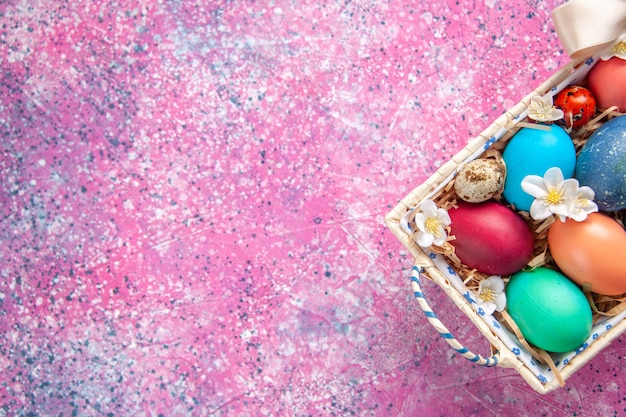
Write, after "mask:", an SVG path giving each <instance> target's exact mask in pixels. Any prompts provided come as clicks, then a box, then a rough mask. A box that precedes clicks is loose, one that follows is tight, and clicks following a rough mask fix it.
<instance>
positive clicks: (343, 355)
mask: <svg viewBox="0 0 626 417" xmlns="http://www.w3.org/2000/svg"><path fill="white" fill-rule="evenodd" d="M509 3H513V2H503V1H494V0H485V1H481V2H475V1H469V0H460V1H447V2H436V1H427V0H412V1H395V0H394V1H372V0H370V1H362V0H359V1H354V2H350V1H343V0H340V1H332V0H330V1H325V0H316V1H311V0H304V1H302V2H295V1H294V2H288V1H283V0H277V1H272V2H265V1H256V2H255V1H239V0H235V1H219V2H214V1H200V0H197V1H187V0H184V1H174V0H172V1H167V0H163V1H156V0H139V1H127V0H120V1H108V2H93V1H86V0H80V1H68V2H58V1H52V0H40V1H18V0H9V1H5V2H3V3H2V4H1V5H0V23H2V30H1V32H0V51H1V55H0V63H1V69H2V72H1V77H2V82H1V83H0V88H1V90H0V98H1V100H2V101H1V103H0V105H1V106H2V112H1V114H0V121H1V129H2V140H1V143H0V150H1V152H2V154H1V159H0V173H1V175H2V181H1V183H0V215H1V216H2V217H1V218H2V222H1V226H0V238H1V239H2V245H1V246H0V274H1V279H0V372H1V375H2V376H1V381H0V416H5V415H6V416H18V415H19V416H22V415H23V416H31V415H33V416H34V415H41V416H47V415H49V416H53V415H54V416H57V415H64V416H69V415H79V416H155V417H156V416H158V415H163V416H209V415H210V416H262V415H273V416H302V415H314V416H332V415H335V416H347V415H356V416H478V415H480V416H488V415H493V416H502V415H519V416H540V415H549V416H612V415H621V414H622V413H623V412H624V409H626V403H624V400H625V399H626V393H625V391H624V388H623V387H622V382H623V380H624V377H625V376H626V370H625V368H626V367H624V355H625V353H626V349H624V347H623V343H624V338H623V337H622V338H619V339H617V340H616V341H615V342H614V343H613V344H612V345H611V346H609V347H608V348H607V349H605V350H604V351H603V352H602V353H601V354H599V355H598V356H597V357H596V358H595V359H594V360H593V361H591V362H590V363H589V364H588V365H587V366H586V367H585V368H584V369H583V370H582V371H580V372H579V373H577V374H576V375H575V376H573V377H572V378H570V379H569V380H568V384H567V386H566V387H565V388H564V389H561V390H559V391H557V392H554V393H551V394H548V395H545V396H540V395H539V394H536V393H535V392H534V391H533V390H532V389H531V388H529V387H528V386H527V385H526V383H525V382H524V381H523V380H522V379H521V378H520V377H519V376H518V375H517V373H516V372H515V371H513V370H508V369H501V368H497V369H491V368H489V369H488V368H480V367H478V366H475V365H473V364H471V363H469V362H467V361H465V360H464V359H462V358H461V357H459V356H458V355H455V354H454V351H453V350H451V349H450V348H449V347H448V345H447V344H446V343H445V342H444V341H443V340H441V339H440V338H439V336H438V335H437V334H436V332H435V331H434V329H433V328H432V327H430V325H429V324H428V323H427V321H426V319H425V318H424V316H423V314H422V312H421V311H420V310H419V309H418V306H417V303H416V301H415V300H414V299H413V298H412V294H411V291H410V285H409V275H410V268H411V266H412V259H411V257H410V255H408V254H407V252H406V251H405V250H404V249H403V247H402V246H401V244H400V243H399V242H398V241H397V239H396V238H395V237H394V236H393V235H392V234H391V233H390V232H389V231H388V230H387V229H386V228H385V225H384V223H383V218H384V215H385V214H386V213H387V212H388V211H389V210H390V208H391V207H393V206H394V205H395V204H396V203H397V202H398V200H399V199H401V198H402V197H404V195H405V194H406V193H407V192H408V191H409V190H411V189H412V188H414V187H415V186H417V185H418V184H420V183H421V182H422V181H424V180H425V179H426V178H427V177H428V176H429V175H430V174H431V173H433V172H434V171H435V170H436V169H437V168H438V167H439V166H440V165H441V164H442V162H444V161H446V160H447V159H449V158H450V157H451V155H453V154H454V153H455V152H456V151H458V150H459V149H460V148H461V147H462V146H463V145H464V144H465V143H467V142H468V141H469V140H470V138H471V137H473V136H474V135H477V134H478V133H479V132H480V131H482V130H483V129H484V128H485V127H486V126H488V125H489V124H490V122H491V121H492V120H493V119H495V118H496V117H497V116H498V115H499V114H501V113H502V112H503V111H504V110H505V109H506V108H508V107H510V106H511V105H513V104H514V103H515V102H517V101H518V100H519V99H521V97H522V96H524V95H525V94H526V93H527V92H529V91H530V90H531V89H532V88H533V87H536V86H537V85H539V84H540V82H541V81H542V80H543V79H545V78H546V77H547V76H548V75H549V74H551V73H552V72H554V71H555V70H556V69H557V68H559V66H561V65H563V64H564V63H566V62H567V61H568V58H567V56H566V55H565V54H564V52H563V51H562V49H561V46H560V44H559V42H558V40H557V39H556V35H555V33H554V29H553V24H552V22H551V20H550V17H549V16H550V11H551V9H552V8H554V7H555V6H556V5H557V4H559V3H561V2H560V1H555V0H549V1H545V2H542V1H526V2H517V3H516V4H517V5H509ZM427 284H428V285H426V288H425V289H424V290H425V292H426V293H427V295H428V296H429V297H430V299H431V302H432V304H433V307H434V309H435V310H436V311H437V313H438V314H439V315H440V317H441V318H442V320H443V321H444V322H445V323H446V324H447V325H448V326H449V327H450V329H451V330H452V331H453V332H454V333H455V334H456V335H457V336H458V337H459V339H461V340H462V341H463V342H465V343H466V344H467V345H468V346H469V347H471V348H472V349H474V350H476V351H477V352H479V353H483V354H487V353H488V345H487V342H486V341H485V340H483V339H482V338H481V336H480V335H479V333H478V332H477V331H476V330H475V329H474V328H473V327H472V326H471V323H469V321H468V320H467V319H465V318H464V317H460V316H459V314H460V313H458V311H457V310H456V309H455V308H454V307H453V305H452V303H451V302H449V301H448V300H447V299H446V298H445V296H444V295H443V294H442V292H441V291H439V290H438V289H437V288H434V286H433V285H432V284H430V283H427ZM73 413H74V414H73Z"/></svg>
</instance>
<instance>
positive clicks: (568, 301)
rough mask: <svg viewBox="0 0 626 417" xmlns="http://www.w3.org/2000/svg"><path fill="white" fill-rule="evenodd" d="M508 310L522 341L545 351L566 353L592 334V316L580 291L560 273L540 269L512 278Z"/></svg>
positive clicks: (521, 273) (516, 274)
mask: <svg viewBox="0 0 626 417" xmlns="http://www.w3.org/2000/svg"><path fill="white" fill-rule="evenodd" d="M506 300H507V311H508V313H509V315H510V316H511V318H512V319H513V320H514V321H515V324H516V325H517V327H519V329H520V331H521V332H522V335H523V336H524V338H525V339H526V340H527V341H529V342H530V343H532V344H533V345H535V346H537V347H538V348H540V349H543V350H546V351H548V352H569V351H572V350H574V349H577V348H578V347H580V346H581V345H582V344H583V343H584V341H585V340H587V338H588V337H589V335H590V334H591V324H592V314H591V307H590V306H589V302H588V301H587V298H586V297H585V294H584V293H583V291H582V290H581V289H580V288H579V287H578V286H577V285H576V284H574V282H572V281H571V280H570V279H569V278H567V277H566V276H565V275H563V274H562V273H560V272H558V271H555V270H553V269H549V268H545V267H539V268H536V269H534V270H532V271H520V272H516V273H515V274H513V275H512V276H511V280H510V281H509V283H508V284H507V287H506Z"/></svg>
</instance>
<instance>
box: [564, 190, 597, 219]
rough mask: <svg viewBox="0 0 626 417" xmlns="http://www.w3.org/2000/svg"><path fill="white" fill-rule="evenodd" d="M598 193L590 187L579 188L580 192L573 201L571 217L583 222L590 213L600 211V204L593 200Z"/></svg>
mask: <svg viewBox="0 0 626 417" xmlns="http://www.w3.org/2000/svg"><path fill="white" fill-rule="evenodd" d="M595 196H596V194H595V193H594V192H593V190H592V189H591V188H590V187H587V186H582V187H580V188H578V194H577V195H576V198H575V199H574V200H573V201H572V204H573V207H572V210H571V213H570V217H571V218H572V219H574V220H576V221H577V222H582V221H583V220H585V219H586V218H587V216H588V215H589V213H595V212H596V211H598V205H597V204H596V203H594V202H593V199H594V198H595Z"/></svg>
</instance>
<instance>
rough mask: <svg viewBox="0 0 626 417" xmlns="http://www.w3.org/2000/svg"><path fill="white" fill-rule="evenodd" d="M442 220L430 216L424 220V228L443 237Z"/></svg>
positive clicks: (436, 235)
mask: <svg viewBox="0 0 626 417" xmlns="http://www.w3.org/2000/svg"><path fill="white" fill-rule="evenodd" d="M440 226H441V222H440V221H439V220H437V219H436V218H434V217H429V218H427V219H426V221H424V228H425V229H426V231H427V232H429V233H431V234H432V235H433V236H435V237H441V231H440V229H439V227H440Z"/></svg>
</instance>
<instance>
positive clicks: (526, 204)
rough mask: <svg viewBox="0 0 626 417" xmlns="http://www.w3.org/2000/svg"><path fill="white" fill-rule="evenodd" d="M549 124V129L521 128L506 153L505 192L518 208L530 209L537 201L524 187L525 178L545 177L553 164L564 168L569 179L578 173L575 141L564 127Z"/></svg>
mask: <svg viewBox="0 0 626 417" xmlns="http://www.w3.org/2000/svg"><path fill="white" fill-rule="evenodd" d="M541 126H543V125H541ZM548 127H549V130H541V129H535V128H527V127H524V128H522V129H520V130H519V131H518V132H517V133H516V134H515V136H513V137H512V138H511V140H510V141H509V143H508V144H507V145H506V148H505V149H504V152H503V153H502V158H503V159H504V163H505V164H506V171H507V174H506V179H505V181H504V190H503V193H502V195H503V196H504V198H505V199H506V200H507V201H508V202H509V203H510V204H512V205H513V206H515V208H516V209H517V210H523V211H529V210H530V206H531V204H532V202H533V200H534V197H533V196H531V195H530V194H527V193H526V192H525V191H524V190H522V185H521V184H522V180H523V179H524V177H526V176H527V175H539V176H541V177H543V175H544V174H545V172H546V171H547V170H548V169H549V168H551V167H558V168H560V169H561V172H562V173H563V176H564V177H565V178H570V177H571V176H572V175H573V174H574V167H575V165H576V149H575V148H574V144H573V143H572V140H571V139H570V137H569V135H568V134H567V133H566V132H565V130H563V129H562V128H561V127H559V126H557V125H554V124H552V125H548Z"/></svg>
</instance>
